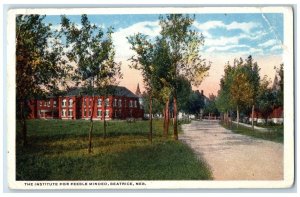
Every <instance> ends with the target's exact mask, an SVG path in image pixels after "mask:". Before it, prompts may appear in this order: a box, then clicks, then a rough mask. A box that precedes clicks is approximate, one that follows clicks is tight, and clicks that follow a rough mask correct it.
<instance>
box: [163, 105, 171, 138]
mask: <svg viewBox="0 0 300 197" xmlns="http://www.w3.org/2000/svg"><path fill="white" fill-rule="evenodd" d="M169 103H170V100H169V99H168V100H167V102H166V106H165V121H166V122H165V127H164V135H165V137H167V136H168V135H169V125H170V115H169V114H170V112H169Z"/></svg>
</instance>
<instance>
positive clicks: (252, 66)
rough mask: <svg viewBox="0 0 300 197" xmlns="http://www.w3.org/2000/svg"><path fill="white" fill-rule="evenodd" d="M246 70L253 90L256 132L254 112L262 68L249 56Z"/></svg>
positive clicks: (252, 119) (252, 118)
mask: <svg viewBox="0 0 300 197" xmlns="http://www.w3.org/2000/svg"><path fill="white" fill-rule="evenodd" d="M244 66H245V69H246V71H245V72H246V73H247V74H248V77H249V79H250V85H251V89H252V91H253V92H252V99H251V101H252V103H251V104H252V112H251V125H252V129H253V130H254V111H255V104H256V103H257V98H258V94H259V83H260V76H259V71H260V68H259V67H258V65H257V62H253V59H252V56H251V55H250V56H248V58H247V59H246V62H245V65H244Z"/></svg>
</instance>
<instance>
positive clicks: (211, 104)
mask: <svg viewBox="0 0 300 197" xmlns="http://www.w3.org/2000/svg"><path fill="white" fill-rule="evenodd" d="M204 114H208V115H209V117H211V116H212V115H214V116H219V111H218V109H217V106H216V96H215V95H213V94H211V95H209V100H208V103H207V104H206V105H205V107H204Z"/></svg>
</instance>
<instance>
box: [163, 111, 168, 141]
mask: <svg viewBox="0 0 300 197" xmlns="http://www.w3.org/2000/svg"><path fill="white" fill-rule="evenodd" d="M166 111H167V109H166V106H165V107H164V108H163V116H164V130H163V136H164V137H166V136H167V135H166V127H167V114H166Z"/></svg>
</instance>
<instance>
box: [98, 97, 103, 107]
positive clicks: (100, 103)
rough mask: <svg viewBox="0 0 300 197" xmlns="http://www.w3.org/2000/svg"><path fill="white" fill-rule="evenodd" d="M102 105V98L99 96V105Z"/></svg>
mask: <svg viewBox="0 0 300 197" xmlns="http://www.w3.org/2000/svg"><path fill="white" fill-rule="evenodd" d="M101 105H102V99H101V98H99V99H98V106H99V107H100V106H101Z"/></svg>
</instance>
